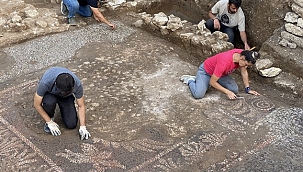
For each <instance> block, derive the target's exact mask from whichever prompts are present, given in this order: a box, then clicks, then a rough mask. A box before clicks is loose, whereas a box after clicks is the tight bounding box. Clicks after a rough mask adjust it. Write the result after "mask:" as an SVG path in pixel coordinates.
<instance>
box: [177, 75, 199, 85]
mask: <svg viewBox="0 0 303 172" xmlns="http://www.w3.org/2000/svg"><path fill="white" fill-rule="evenodd" d="M195 80H196V76H192V75H182V76H181V77H180V81H182V82H183V83H184V84H188V82H189V81H195Z"/></svg>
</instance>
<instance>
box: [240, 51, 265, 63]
mask: <svg viewBox="0 0 303 172" xmlns="http://www.w3.org/2000/svg"><path fill="white" fill-rule="evenodd" d="M240 55H241V56H244V57H245V60H246V61H247V62H250V63H251V64H255V63H256V61H257V59H259V58H260V54H259V53H258V52H256V51H249V50H244V51H242V52H241V54H240Z"/></svg>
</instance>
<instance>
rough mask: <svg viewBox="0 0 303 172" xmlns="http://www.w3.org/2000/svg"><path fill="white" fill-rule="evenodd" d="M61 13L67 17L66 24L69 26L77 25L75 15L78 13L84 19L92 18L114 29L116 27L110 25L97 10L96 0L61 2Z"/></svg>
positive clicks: (68, 0)
mask: <svg viewBox="0 0 303 172" xmlns="http://www.w3.org/2000/svg"><path fill="white" fill-rule="evenodd" d="M61 13H62V14H63V15H67V18H68V23H69V24H70V25H71V26H75V25H77V22H76V20H75V15H76V14H77V13H78V14H80V15H81V16H84V17H91V16H93V17H94V18H95V19H96V20H97V21H98V22H103V23H105V24H107V25H108V26H110V27H111V28H113V29H115V28H116V26H115V25H114V24H112V23H110V22H109V21H108V20H107V19H106V18H105V17H104V16H103V14H102V13H101V12H100V11H99V9H98V0H62V1H61Z"/></svg>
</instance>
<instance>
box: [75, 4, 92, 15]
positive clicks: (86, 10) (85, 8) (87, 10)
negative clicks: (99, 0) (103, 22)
mask: <svg viewBox="0 0 303 172" xmlns="http://www.w3.org/2000/svg"><path fill="white" fill-rule="evenodd" d="M78 14H80V15H81V16H83V17H91V16H92V15H93V11H92V9H91V8H90V6H89V5H85V6H81V5H80V7H79V11H78Z"/></svg>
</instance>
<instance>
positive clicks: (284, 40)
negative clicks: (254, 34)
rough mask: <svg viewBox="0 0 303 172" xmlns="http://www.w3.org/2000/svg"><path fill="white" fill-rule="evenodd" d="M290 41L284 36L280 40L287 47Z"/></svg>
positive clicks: (280, 43)
mask: <svg viewBox="0 0 303 172" xmlns="http://www.w3.org/2000/svg"><path fill="white" fill-rule="evenodd" d="M288 43H289V41H288V40H286V39H284V38H282V40H281V41H280V42H279V45H281V46H283V47H287V45H288Z"/></svg>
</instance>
